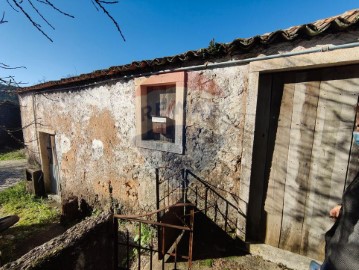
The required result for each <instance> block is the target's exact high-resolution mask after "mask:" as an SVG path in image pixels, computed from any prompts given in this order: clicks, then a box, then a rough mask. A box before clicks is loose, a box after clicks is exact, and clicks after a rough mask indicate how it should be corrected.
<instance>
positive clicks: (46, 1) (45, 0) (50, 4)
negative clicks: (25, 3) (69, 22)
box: [38, 0, 75, 18]
mask: <svg viewBox="0 0 359 270" xmlns="http://www.w3.org/2000/svg"><path fill="white" fill-rule="evenodd" d="M38 2H40V3H43V4H47V5H49V6H51V7H52V8H53V9H54V10H56V11H57V12H59V13H61V14H63V15H65V16H67V17H70V18H75V17H74V16H73V15H71V14H68V13H66V12H64V11H62V10H60V9H59V8H57V7H56V6H55V5H54V4H53V3H51V2H50V1H49V0H44V1H38Z"/></svg>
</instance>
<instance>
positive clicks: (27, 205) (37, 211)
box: [0, 181, 59, 226]
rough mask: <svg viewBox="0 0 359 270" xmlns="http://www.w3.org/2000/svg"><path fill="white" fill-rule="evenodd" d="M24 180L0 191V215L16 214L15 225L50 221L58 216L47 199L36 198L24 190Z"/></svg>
mask: <svg viewBox="0 0 359 270" xmlns="http://www.w3.org/2000/svg"><path fill="white" fill-rule="evenodd" d="M25 185H26V184H25V181H23V182H20V183H18V184H16V185H15V186H13V187H10V188H8V189H5V190H4V191H2V192H0V205H1V206H0V216H7V215H18V216H19V217H20V220H19V222H18V223H16V225H15V226H29V225H34V224H45V223H51V222H53V221H54V220H56V219H57V218H58V217H59V211H58V209H56V208H53V207H51V206H50V205H49V204H48V201H47V200H45V199H42V198H36V197H35V196H33V195H32V194H29V193H28V192H27V191H26V186H25Z"/></svg>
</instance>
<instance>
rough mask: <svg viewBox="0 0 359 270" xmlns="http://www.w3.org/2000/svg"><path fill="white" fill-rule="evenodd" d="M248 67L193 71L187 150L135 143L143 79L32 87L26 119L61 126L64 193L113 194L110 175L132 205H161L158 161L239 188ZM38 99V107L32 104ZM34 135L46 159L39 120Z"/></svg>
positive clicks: (29, 135)
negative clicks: (70, 87) (47, 89)
mask: <svg viewBox="0 0 359 270" xmlns="http://www.w3.org/2000/svg"><path fill="white" fill-rule="evenodd" d="M247 72H248V71H247V67H246V66H239V67H231V68H221V69H214V70H207V71H198V72H189V73H188V74H187V77H188V80H187V96H186V103H187V106H186V108H185V115H186V116H185V137H186V139H185V151H184V155H179V154H173V153H166V152H161V151H154V150H149V149H144V148H138V147H136V145H135V136H136V126H135V85H134V81H133V80H129V81H119V82H117V83H113V84H107V85H103V86H100V87H88V88H86V89H83V90H79V91H74V92H68V91H59V92H53V93H42V94H35V95H32V94H25V95H22V96H21V98H20V100H21V104H23V105H26V106H27V107H26V108H25V109H24V110H23V111H22V117H23V124H24V125H26V124H28V123H31V122H34V116H36V123H37V131H41V130H45V131H46V130H53V131H55V133H56V137H55V138H56V152H57V156H58V161H59V164H60V183H61V194H62V196H63V197H68V196H70V195H76V196H78V197H79V198H84V199H85V200H86V201H88V202H89V203H91V204H95V203H96V202H99V203H101V205H106V204H108V202H109V198H110V196H109V187H108V182H109V181H111V184H112V186H113V196H114V198H115V199H117V200H118V201H119V203H120V205H121V207H122V208H123V209H124V210H129V208H131V211H133V210H134V209H137V208H138V207H139V208H140V209H153V208H154V207H155V197H154V194H155V192H154V190H155V175H154V173H155V168H156V167H159V166H169V167H172V168H173V169H174V170H176V169H180V168H183V167H184V166H186V167H188V168H191V169H192V170H193V171H194V172H195V173H197V174H199V175H200V176H202V177H203V178H205V179H206V180H207V181H210V182H212V183H213V184H215V185H218V186H220V187H223V188H226V189H228V190H229V191H232V192H234V193H236V192H237V191H236V188H237V184H238V181H239V176H240V174H239V168H240V157H241V148H242V146H241V136H242V134H243V132H242V129H243V122H244V114H245V108H244V101H245V98H244V97H245V94H244V93H245V89H246V84H247ZM32 104H34V105H35V113H34V112H33V110H32ZM25 137H26V140H27V141H29V146H30V149H31V152H32V153H35V158H36V159H37V160H38V161H39V162H40V158H39V155H38V151H39V150H38V146H37V143H36V139H37V138H36V132H35V129H34V125H32V128H29V129H27V130H25Z"/></svg>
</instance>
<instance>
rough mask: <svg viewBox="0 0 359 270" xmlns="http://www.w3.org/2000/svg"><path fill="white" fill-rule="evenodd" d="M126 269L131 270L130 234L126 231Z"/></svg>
mask: <svg viewBox="0 0 359 270" xmlns="http://www.w3.org/2000/svg"><path fill="white" fill-rule="evenodd" d="M126 251H127V253H126V267H127V268H126V269H130V234H129V232H128V230H127V231H126Z"/></svg>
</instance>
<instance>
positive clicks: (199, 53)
mask: <svg viewBox="0 0 359 270" xmlns="http://www.w3.org/2000/svg"><path fill="white" fill-rule="evenodd" d="M358 25H359V9H356V10H351V11H347V12H345V13H344V14H342V15H339V16H334V17H331V18H326V19H322V20H318V21H316V22H314V23H310V24H304V25H300V26H293V27H290V28H287V29H284V30H278V31H275V32H271V33H267V34H263V35H258V36H254V37H251V38H245V39H242V38H237V39H235V40H233V41H232V42H231V43H214V44H212V46H209V47H208V48H204V49H200V50H193V51H188V52H185V53H182V54H179V55H175V56H169V57H162V58H156V59H153V60H143V61H134V62H132V63H130V64H127V65H122V66H115V67H110V68H108V69H103V70H97V71H93V72H91V73H88V74H82V75H79V76H76V77H72V78H66V79H61V80H58V81H50V82H46V83H42V84H38V85H34V86H30V87H24V88H22V89H21V90H20V91H19V92H20V93H21V92H25V91H39V90H44V89H56V88H62V87H66V86H69V85H77V84H84V83H88V82H89V83H90V82H93V81H100V80H105V79H108V78H110V77H115V76H123V75H128V74H133V73H142V72H146V71H153V70H156V69H159V68H161V67H166V66H171V65H174V64H178V65H182V64H185V63H186V62H189V61H192V60H200V61H202V62H205V61H207V60H210V59H214V58H221V57H226V56H233V55H236V54H241V53H248V52H250V51H251V50H252V49H254V48H258V47H260V46H266V47H267V46H270V45H271V44H275V43H280V42H285V41H287V42H291V41H294V40H297V39H309V38H312V37H315V36H318V35H320V34H326V33H335V32H341V31H345V30H347V29H351V28H354V27H356V26H358Z"/></svg>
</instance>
